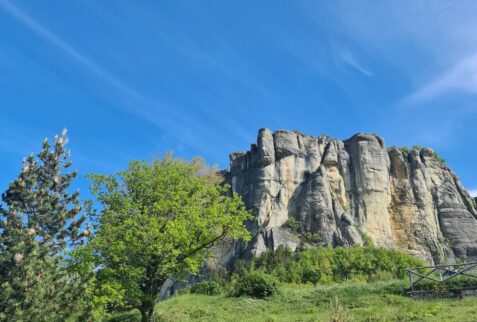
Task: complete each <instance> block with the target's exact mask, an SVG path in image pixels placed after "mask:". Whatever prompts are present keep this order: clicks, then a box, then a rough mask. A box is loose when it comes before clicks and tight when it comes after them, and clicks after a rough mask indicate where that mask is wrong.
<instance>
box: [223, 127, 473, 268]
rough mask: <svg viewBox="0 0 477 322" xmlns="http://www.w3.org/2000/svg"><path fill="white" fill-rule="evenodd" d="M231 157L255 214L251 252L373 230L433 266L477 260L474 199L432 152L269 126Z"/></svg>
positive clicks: (239, 187)
mask: <svg viewBox="0 0 477 322" xmlns="http://www.w3.org/2000/svg"><path fill="white" fill-rule="evenodd" d="M230 163H231V164H230V174H229V180H230V183H231V186H232V190H233V191H235V192H237V193H239V194H240V195H242V196H243V199H244V201H245V204H246V205H247V207H249V209H251V210H252V212H253V214H254V216H255V220H254V221H253V222H252V223H250V230H251V231H252V232H253V235H254V238H253V240H252V241H251V242H250V244H249V245H247V252H248V253H249V254H253V255H257V254H259V253H261V252H263V251H264V250H266V249H267V248H273V249H276V248H277V247H278V246H279V245H288V246H289V247H291V248H296V247H297V246H298V244H299V242H300V241H302V242H303V240H307V239H309V240H311V241H312V242H313V241H317V242H320V243H323V244H328V245H354V244H363V240H364V238H365V236H367V237H369V238H370V239H371V240H372V242H373V243H374V244H375V245H376V246H379V247H386V248H394V249H400V250H403V251H405V252H407V253H409V254H412V255H415V256H417V257H420V258H423V259H425V260H427V261H428V262H429V263H438V262H443V261H454V260H456V259H457V258H459V259H470V258H474V259H475V258H477V211H476V209H475V206H474V201H473V200H472V198H471V197H470V196H469V194H468V193H467V191H466V190H465V189H464V187H463V186H462V184H461V182H460V180H459V178H458V177H457V176H456V175H455V174H454V173H453V172H452V170H451V169H450V168H449V167H447V166H446V165H445V164H443V163H442V162H441V161H439V160H438V158H436V157H435V154H434V152H433V151H432V150H431V149H427V148H424V149H420V148H419V149H418V148H415V149H413V150H412V151H409V152H408V151H404V152H402V151H400V150H399V149H396V148H391V149H389V150H388V149H387V148H386V146H385V144H384V140H383V139H382V138H380V137H378V136H376V135H368V134H362V133H359V134H356V135H354V136H353V137H351V138H350V139H348V140H345V141H340V140H336V139H333V138H330V137H328V136H319V137H315V136H305V135H301V134H297V133H294V132H290V131H283V130H279V131H275V132H271V131H270V130H267V129H261V130H260V131H259V134H258V140H257V144H253V145H252V147H251V150H250V151H248V152H236V153H233V154H231V155H230Z"/></svg>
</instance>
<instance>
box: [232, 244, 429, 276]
mask: <svg viewBox="0 0 477 322" xmlns="http://www.w3.org/2000/svg"><path fill="white" fill-rule="evenodd" d="M423 265H425V263H424V262H423V261H421V260H418V259H416V258H414V257H412V256H410V255H407V254H405V253H403V252H400V251H396V250H390V249H383V248H376V247H373V246H364V247H363V246H352V247H327V246H318V247H314V248H309V249H305V250H299V251H296V252H292V251H291V250H290V249H289V248H286V247H283V246H280V247H278V248H277V249H276V250H275V251H272V250H269V251H266V252H264V253H262V254H261V255H260V256H259V257H258V258H256V259H253V260H251V261H250V262H246V261H243V260H239V261H238V262H237V263H236V264H235V267H234V271H233V273H234V274H237V275H244V274H245V273H247V272H249V271H261V272H264V273H267V274H269V275H272V276H275V277H276V278H278V279H279V280H280V281H281V282H284V283H312V284H315V285H316V284H329V283H342V282H346V281H367V282H373V281H378V280H389V279H401V278H403V277H404V276H405V269H406V268H409V267H416V266H423Z"/></svg>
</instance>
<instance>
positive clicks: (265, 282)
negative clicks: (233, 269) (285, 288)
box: [235, 272, 280, 299]
mask: <svg viewBox="0 0 477 322" xmlns="http://www.w3.org/2000/svg"><path fill="white" fill-rule="evenodd" d="M279 284H280V283H279V282H278V280H277V279H276V278H275V277H273V276H271V275H268V274H264V273H261V272H251V273H248V274H247V275H245V276H244V277H242V278H241V279H240V280H239V281H238V283H237V286H236V293H235V294H236V296H243V295H245V296H249V297H253V298H259V299H262V298H265V297H268V296H271V295H274V294H278V292H279V290H278V286H279Z"/></svg>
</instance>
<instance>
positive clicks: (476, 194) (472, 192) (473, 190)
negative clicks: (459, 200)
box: [469, 189, 477, 197]
mask: <svg viewBox="0 0 477 322" xmlns="http://www.w3.org/2000/svg"><path fill="white" fill-rule="evenodd" d="M469 194H470V195H471V196H472V197H477V189H472V190H469Z"/></svg>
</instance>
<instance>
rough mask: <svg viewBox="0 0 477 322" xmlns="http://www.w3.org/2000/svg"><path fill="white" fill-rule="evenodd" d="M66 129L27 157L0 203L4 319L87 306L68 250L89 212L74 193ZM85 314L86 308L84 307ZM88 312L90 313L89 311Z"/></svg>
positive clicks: (68, 313)
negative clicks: (84, 211) (67, 258)
mask: <svg viewBox="0 0 477 322" xmlns="http://www.w3.org/2000/svg"><path fill="white" fill-rule="evenodd" d="M67 142H68V139H67V137H66V130H65V131H63V134H62V135H61V137H55V140H54V144H53V145H50V143H49V142H48V140H46V139H45V141H44V142H43V149H42V150H41V152H40V153H39V154H38V155H37V156H36V157H34V156H33V155H30V156H29V157H27V158H26V159H25V160H24V162H23V168H22V170H21V173H20V175H19V176H18V178H17V179H16V180H14V181H12V182H11V183H10V185H9V187H8V189H7V191H6V192H5V193H3V194H2V201H3V204H2V205H0V321H65V320H66V319H67V318H71V317H72V316H76V317H77V318H80V319H81V317H80V316H79V315H80V314H81V313H82V310H83V309H85V306H84V305H83V304H85V302H84V301H83V300H84V290H85V286H86V285H85V281H84V280H83V279H81V278H80V276H72V275H70V274H68V272H67V271H66V269H65V267H64V265H63V258H64V257H63V255H64V252H65V250H66V248H67V246H68V245H70V246H71V245H74V244H75V243H77V242H79V241H81V239H82V238H83V237H84V236H83V235H84V233H83V232H82V233H80V230H81V226H82V224H83V222H84V220H85V216H82V215H81V212H82V207H81V206H80V202H79V200H78V197H79V193H78V192H73V193H69V192H68V190H69V187H70V184H71V181H72V180H73V179H74V178H75V177H76V172H68V168H69V167H70V166H71V162H70V161H69V153H68V152H67V151H66V150H65V146H66V144H67ZM83 313H85V312H83ZM86 313H87V312H86Z"/></svg>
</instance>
